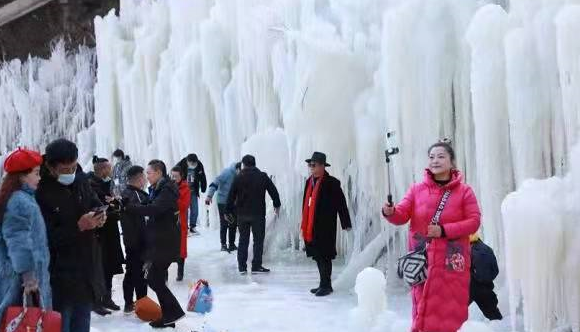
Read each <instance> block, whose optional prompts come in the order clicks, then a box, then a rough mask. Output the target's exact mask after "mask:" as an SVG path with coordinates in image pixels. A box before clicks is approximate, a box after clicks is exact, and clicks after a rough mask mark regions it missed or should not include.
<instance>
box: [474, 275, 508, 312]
mask: <svg viewBox="0 0 580 332" xmlns="http://www.w3.org/2000/svg"><path fill="white" fill-rule="evenodd" d="M493 288H494V286H493V282H480V281H477V280H475V279H473V278H471V283H470V285H469V304H471V303H472V302H475V303H477V306H478V307H479V309H480V310H481V312H483V315H484V316H485V318H487V319H489V320H501V319H502V318H503V316H502V315H501V312H500V311H499V308H498V307H497V305H498V300H497V295H496V294H495V292H494V291H493Z"/></svg>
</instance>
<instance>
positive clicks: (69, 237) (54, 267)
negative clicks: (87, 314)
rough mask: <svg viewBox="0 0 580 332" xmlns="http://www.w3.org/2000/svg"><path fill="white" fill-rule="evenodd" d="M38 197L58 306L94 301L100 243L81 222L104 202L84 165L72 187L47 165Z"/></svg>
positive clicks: (53, 288)
mask: <svg viewBox="0 0 580 332" xmlns="http://www.w3.org/2000/svg"><path fill="white" fill-rule="evenodd" d="M36 200H37V201H38V205H39V206H40V209H41V211H42V215H43V216H44V220H45V222H46V231H47V235H48V244H49V248H50V257H51V260H50V278H51V286H52V292H53V304H54V307H55V308H57V309H60V308H62V306H64V305H70V304H90V303H92V302H93V300H94V291H95V287H96V285H95V282H96V281H95V278H93V274H94V268H95V266H96V264H97V259H96V252H97V250H98V244H97V239H96V234H95V231H92V230H91V231H84V232H81V231H80V230H79V227H78V224H77V223H78V221H79V219H80V218H81V216H82V215H84V214H86V213H88V212H90V211H91V209H92V208H95V207H98V206H100V205H102V204H101V201H100V200H99V198H98V197H97V195H96V194H95V192H94V191H93V190H92V189H91V186H90V184H89V182H88V180H87V176H86V174H85V173H83V172H82V170H81V169H80V167H79V168H78V169H77V173H76V178H75V181H74V182H73V183H72V184H71V185H69V186H65V185H62V184H60V183H59V182H58V181H57V180H56V179H55V178H54V177H53V176H52V175H50V174H49V172H48V170H46V169H45V168H43V169H42V172H41V180H40V183H39V185H38V190H37V191H36ZM99 263H100V262H99Z"/></svg>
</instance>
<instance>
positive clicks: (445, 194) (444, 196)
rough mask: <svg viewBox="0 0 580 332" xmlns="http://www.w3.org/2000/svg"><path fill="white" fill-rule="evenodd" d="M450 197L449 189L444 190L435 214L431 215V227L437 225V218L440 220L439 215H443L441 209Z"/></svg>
mask: <svg viewBox="0 0 580 332" xmlns="http://www.w3.org/2000/svg"><path fill="white" fill-rule="evenodd" d="M450 195H451V190H449V189H447V190H445V192H444V193H443V196H441V200H440V201H439V205H438V206H437V211H436V212H435V215H433V218H431V224H433V225H438V224H439V218H441V213H443V209H444V208H445V204H447V201H448V200H449V196H450Z"/></svg>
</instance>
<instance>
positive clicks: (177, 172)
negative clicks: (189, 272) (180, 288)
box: [171, 166, 191, 281]
mask: <svg viewBox="0 0 580 332" xmlns="http://www.w3.org/2000/svg"><path fill="white" fill-rule="evenodd" d="M171 178H172V179H173V180H174V181H175V183H176V184H177V186H178V187H179V199H178V200H177V206H178V207H179V222H180V224H181V249H180V259H179V261H178V262H177V279H176V280H177V281H182V280H183V268H184V267H185V259H186V258H187V211H188V210H189V204H190V203H191V191H190V190H189V185H188V184H187V181H185V177H184V176H183V175H182V174H181V168H179V167H177V166H175V167H173V169H172V170H171Z"/></svg>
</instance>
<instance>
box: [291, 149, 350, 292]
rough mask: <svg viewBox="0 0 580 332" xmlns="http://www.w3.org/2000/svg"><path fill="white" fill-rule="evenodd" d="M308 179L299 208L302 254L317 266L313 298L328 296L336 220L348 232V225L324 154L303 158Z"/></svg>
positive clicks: (344, 200) (337, 184)
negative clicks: (316, 284)
mask: <svg viewBox="0 0 580 332" xmlns="http://www.w3.org/2000/svg"><path fill="white" fill-rule="evenodd" d="M306 162H307V163H308V167H309V168H310V174H311V175H310V177H309V178H308V179H307V180H306V185H305V188H304V200H303V205H302V225H301V231H302V237H303V238H304V243H305V245H306V255H307V256H308V257H312V258H313V259H314V260H315V261H316V264H317V265H318V272H319V273H320V285H319V287H318V288H314V289H311V290H310V292H311V293H313V294H315V295H316V296H326V295H329V294H330V293H332V283H331V275H332V260H333V259H334V258H336V224H337V223H336V217H337V215H338V216H339V217H340V223H341V226H342V229H345V230H350V229H351V227H352V226H351V222H350V215H349V213H348V207H347V206H346V199H345V197H344V193H343V192H342V189H341V187H340V181H339V180H338V179H337V178H335V177H333V176H331V175H330V174H328V172H327V171H326V167H329V166H330V165H329V164H328V163H327V162H326V155H325V154H324V153H322V152H314V154H313V155H312V158H310V159H306Z"/></svg>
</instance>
